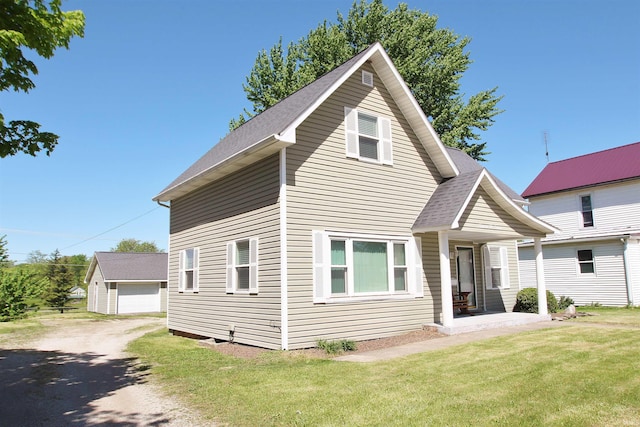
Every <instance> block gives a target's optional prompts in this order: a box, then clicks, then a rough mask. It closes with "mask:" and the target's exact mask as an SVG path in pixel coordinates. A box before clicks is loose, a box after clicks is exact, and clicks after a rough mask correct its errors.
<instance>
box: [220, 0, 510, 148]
mask: <svg viewBox="0 0 640 427" xmlns="http://www.w3.org/2000/svg"><path fill="white" fill-rule="evenodd" d="M437 21H438V18H437V17H436V16H434V15H429V14H428V13H427V12H421V11H420V10H416V9H409V8H408V7H407V5H406V4H404V3H400V4H399V5H398V6H397V7H396V9H395V10H389V9H388V8H387V7H386V6H385V5H384V4H383V3H382V0H372V1H371V3H367V2H366V0H360V1H359V2H357V1H356V2H354V3H353V5H352V7H351V9H350V10H349V13H348V15H347V17H346V18H345V17H343V16H342V15H341V14H340V13H338V18H337V23H327V22H326V21H325V22H323V23H322V24H320V25H319V26H318V27H317V28H316V29H314V30H311V32H309V34H308V35H307V36H306V37H303V38H302V39H300V40H299V41H298V42H297V43H290V44H289V45H288V46H287V49H286V51H285V50H284V49H283V46H282V39H280V40H279V41H278V43H276V44H275V45H274V46H273V47H272V48H271V49H270V50H269V51H268V52H267V51H266V50H263V51H261V52H260V53H259V54H258V57H257V59H256V62H255V64H254V67H253V69H252V70H251V73H250V74H249V76H248V77H247V79H246V84H244V85H243V88H244V91H245V93H246V94H247V99H248V100H249V101H250V102H251V103H252V105H253V111H251V112H249V111H246V110H245V112H244V114H241V115H240V116H239V118H238V119H232V120H231V121H230V123H229V127H230V129H232V130H233V129H235V128H236V127H238V126H240V125H241V124H242V123H244V122H245V121H246V120H247V119H248V118H250V117H252V116H254V115H256V114H259V113H261V112H262V111H264V110H266V109H267V108H269V107H271V106H272V105H274V104H276V103H277V102H278V101H280V100H281V99H283V98H285V97H286V96H288V95H290V94H292V93H293V92H295V91H296V90H298V89H300V88H301V87H303V86H304V85H306V84H309V83H310V82H312V81H314V80H315V79H317V78H318V77H320V76H322V75H323V74H325V73H327V72H329V71H331V70H332V69H334V68H335V67H336V66H338V65H340V64H342V63H343V62H345V61H346V60H348V59H349V58H351V57H352V56H354V55H356V54H357V53H358V52H360V51H362V50H363V49H365V48H366V47H367V46H369V45H371V44H373V43H375V42H377V41H379V42H380V43H381V44H382V46H383V47H384V48H385V50H386V51H387V53H388V54H389V57H390V58H391V59H392V61H393V63H394V65H395V67H396V68H397V69H398V71H399V73H400V75H401V76H402V78H403V79H404V80H405V82H406V83H407V85H408V86H409V88H410V89H411V91H412V93H413V95H414V96H415V98H416V100H417V101H418V103H419V104H420V106H421V107H422V109H423V110H424V112H425V114H427V116H428V118H429V120H430V121H431V124H432V125H433V127H434V129H435V130H436V132H437V133H438V134H439V135H440V138H441V140H442V142H443V143H445V144H446V145H449V146H452V147H459V148H461V149H463V150H464V151H465V152H467V153H468V154H469V155H470V156H471V157H473V158H475V159H477V160H485V159H484V156H485V155H487V154H488V151H486V142H475V141H479V140H480V139H481V137H480V134H479V131H484V130H487V129H488V128H489V126H491V124H492V123H493V122H494V116H496V115H497V114H499V113H501V112H502V111H501V110H500V109H498V107H497V104H498V102H499V101H500V99H501V98H502V97H501V96H497V95H496V91H497V88H493V89H489V90H484V91H482V92H480V93H478V94H475V95H472V96H470V97H469V98H468V99H466V100H465V97H464V94H461V93H460V78H461V77H462V75H463V73H464V72H465V71H466V70H467V68H468V67H469V65H470V64H471V62H472V61H471V59H470V58H469V53H468V52H465V48H466V47H467V45H468V44H469V42H470V41H471V39H470V38H468V37H460V36H458V35H457V34H455V33H454V32H453V31H451V30H449V29H445V28H436V24H437Z"/></svg>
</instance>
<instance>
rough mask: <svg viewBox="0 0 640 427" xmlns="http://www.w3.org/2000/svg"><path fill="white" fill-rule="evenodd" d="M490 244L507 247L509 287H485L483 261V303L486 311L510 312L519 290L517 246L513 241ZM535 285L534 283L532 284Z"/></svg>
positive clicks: (491, 243) (490, 243)
mask: <svg viewBox="0 0 640 427" xmlns="http://www.w3.org/2000/svg"><path fill="white" fill-rule="evenodd" d="M489 245H491V246H503V247H506V248H507V262H508V266H509V288H508V289H487V286H486V283H485V276H484V263H483V273H482V283H483V286H484V288H485V290H484V294H485V298H486V300H485V304H486V306H485V307H486V310H487V311H497V312H512V311H513V307H514V306H515V305H516V297H517V295H518V291H519V290H520V272H519V270H518V268H519V266H518V248H517V244H516V242H515V241H503V242H489ZM534 287H535V285H534Z"/></svg>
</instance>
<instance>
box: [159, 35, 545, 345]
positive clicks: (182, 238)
mask: <svg viewBox="0 0 640 427" xmlns="http://www.w3.org/2000/svg"><path fill="white" fill-rule="evenodd" d="M154 200H156V201H157V202H159V203H167V202H169V203H170V205H169V206H170V237H169V296H168V299H169V301H168V304H169V305H168V313H167V321H168V327H169V329H170V330H172V331H173V332H175V333H178V334H185V335H194V336H203V337H213V338H215V339H220V340H233V341H235V342H238V343H242V344H249V345H254V346H260V347H266V348H272V349H296V348H305V347H313V346H314V345H315V343H316V340H317V339H352V340H356V341H359V340H366V339H374V338H381V337H386V336H392V335H398V334H402V333H405V332H409V331H412V330H416V329H420V328H422V327H423V326H424V325H427V324H437V325H439V326H440V327H441V328H442V330H443V331H445V332H446V331H449V332H451V331H454V330H455V328H456V326H457V323H456V322H458V323H460V322H461V321H463V320H467V319H469V317H467V318H465V319H462V318H461V317H460V315H459V314H458V310H454V302H453V299H454V297H455V298H459V297H460V296H462V297H464V298H467V303H468V306H469V307H468V309H469V310H470V311H482V312H494V313H498V312H501V313H503V314H504V312H511V311H512V308H513V305H514V302H515V295H516V293H517V292H518V289H519V283H518V263H517V247H516V244H515V242H516V239H522V238H527V237H528V238H534V239H536V241H537V242H540V239H542V238H543V237H545V236H546V235H547V234H548V233H551V232H553V231H554V228H553V227H551V226H549V225H548V224H546V223H544V222H543V221H541V220H539V219H537V218H535V217H534V216H532V215H530V214H529V213H528V212H526V211H525V210H524V209H523V208H522V204H523V203H524V200H523V199H522V198H521V197H520V196H518V195H517V194H516V193H515V192H513V191H512V190H510V189H509V188H508V187H506V186H505V185H504V184H503V183H502V182H500V181H499V180H497V179H496V178H495V177H494V176H493V175H491V174H490V173H489V172H488V171H487V170H486V169H484V168H483V167H481V166H480V165H479V164H478V163H477V162H475V161H474V160H473V159H471V158H470V157H468V156H467V155H466V154H465V153H463V152H462V151H460V150H455V149H447V148H445V146H444V145H443V144H442V142H441V141H440V139H439V138H438V135H437V134H436V133H435V132H434V130H433V128H432V127H431V125H430V123H429V121H428V120H427V117H426V115H425V113H424V112H423V111H422V110H421V108H420V107H419V105H418V103H417V101H416V100H415V98H414V97H413V96H412V94H411V91H410V90H409V88H408V87H407V86H406V84H405V82H404V81H403V80H402V78H401V77H400V75H399V73H398V71H397V70H396V68H395V67H394V66H393V64H392V62H391V60H390V59H389V57H388V55H387V54H386V52H385V51H384V49H383V48H382V46H381V45H380V44H378V43H376V44H374V45H372V46H370V47H369V48H367V49H366V50H364V51H362V52H361V53H359V54H358V55H356V56H355V57H353V58H352V59H350V60H348V61H347V62H345V63H344V64H342V65H340V66H339V67H337V68H336V69H334V70H333V71H331V72H329V73H327V74H325V75H324V76H322V77H320V78H319V79H317V80H316V81H314V82H312V83H311V84H309V85H307V86H305V87H303V88H302V89H300V90H299V91H297V92H295V93H294V94H292V95H291V96H289V97H287V98H285V99H284V100H282V101H280V102H279V103H278V104H276V105H274V106H273V107H271V108H269V109H268V110H266V111H264V112H263V113H261V114H259V115H258V116H256V117H254V118H252V119H251V120H249V121H247V122H246V123H245V124H243V125H242V126H241V127H239V128H238V129H236V130H235V131H233V132H231V133H230V134H228V135H227V136H226V137H225V138H223V139H222V140H221V141H220V142H218V143H217V144H216V145H215V146H213V147H212V148H211V149H210V150H209V151H208V152H207V153H206V154H205V155H204V156H203V157H201V158H200V159H199V160H198V161H196V162H195V163H194V164H193V165H192V166H191V167H190V168H188V169H187V170H186V171H185V172H184V173H182V174H181V175H180V176H179V177H178V178H176V179H175V180H174V181H173V182H172V183H171V184H169V185H168V186H167V187H166V188H165V189H164V190H162V191H161V192H160V193H159V194H158V195H157V196H156V197H155V198H154ZM541 255H542V254H541V252H539V257H538V265H539V267H540V269H539V271H540V272H541V271H542V256H541ZM537 283H538V285H539V292H540V293H541V298H545V295H546V292H545V288H544V280H543V278H542V277H540V280H539V281H538V282H537ZM545 310H546V304H543V305H541V311H542V312H541V314H542V315H541V316H538V315H530V314H529V315H524V316H529V317H527V318H526V319H525V318H524V317H520V318H519V319H520V320H519V321H523V322H524V321H536V320H540V319H546V318H548V316H546V312H545ZM509 314H514V313H509ZM514 315H515V314H514ZM496 316H498V315H496ZM513 317H515V316H513ZM475 318H485V319H486V318H490V316H476V317H475ZM475 318H474V319H475Z"/></svg>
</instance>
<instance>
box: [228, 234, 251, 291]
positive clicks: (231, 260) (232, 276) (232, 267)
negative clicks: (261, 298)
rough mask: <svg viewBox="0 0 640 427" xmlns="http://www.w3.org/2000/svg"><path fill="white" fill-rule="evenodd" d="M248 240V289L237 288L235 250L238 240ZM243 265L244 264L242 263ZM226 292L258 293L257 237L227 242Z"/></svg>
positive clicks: (239, 240) (240, 240)
mask: <svg viewBox="0 0 640 427" xmlns="http://www.w3.org/2000/svg"><path fill="white" fill-rule="evenodd" d="M246 241H248V242H249V265H248V267H249V289H238V276H237V274H236V267H238V265H237V264H236V250H237V244H238V242H246ZM243 266H244V265H243ZM226 271H227V273H226V293H228V294H251V295H255V294H257V293H258V238H257V237H256V238H247V239H238V240H234V241H231V242H227V270H226Z"/></svg>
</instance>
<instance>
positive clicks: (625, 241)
mask: <svg viewBox="0 0 640 427" xmlns="http://www.w3.org/2000/svg"><path fill="white" fill-rule="evenodd" d="M620 241H621V242H622V263H623V264H624V282H625V284H626V285H627V303H628V304H629V305H630V306H633V305H635V303H634V301H633V288H632V286H631V272H630V271H629V236H625V237H623V238H621V239H620Z"/></svg>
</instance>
